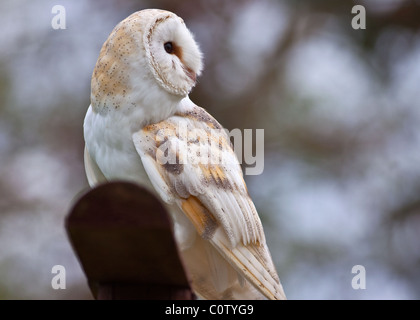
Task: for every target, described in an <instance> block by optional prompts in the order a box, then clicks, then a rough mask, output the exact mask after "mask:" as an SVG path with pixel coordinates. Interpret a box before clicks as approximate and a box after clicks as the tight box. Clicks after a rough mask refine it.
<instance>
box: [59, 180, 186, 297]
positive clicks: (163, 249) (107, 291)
mask: <svg viewBox="0 0 420 320" xmlns="http://www.w3.org/2000/svg"><path fill="white" fill-rule="evenodd" d="M66 229H67V233H68V235H69V238H70V242H71V243H72V246H73V249H74V251H75V253H76V256H77V257H78V259H79V261H80V263H81V265H82V268H83V270H84V272H85V275H86V277H87V279H88V283H89V287H90V289H91V291H92V294H93V295H94V297H95V298H96V299H185V300H190V299H193V293H192V291H191V288H190V285H189V281H188V276H187V274H186V271H185V270H184V268H183V264H182V260H181V258H180V256H179V254H178V249H177V247H176V244H175V240H174V236H173V232H172V227H171V221H170V217H169V216H168V213H167V211H166V209H165V208H164V207H163V205H162V204H161V202H160V201H159V200H158V199H157V198H156V197H155V196H154V195H153V194H151V193H150V192H148V191H147V190H145V189H144V188H141V187H140V186H137V185H135V184H132V183H127V182H111V183H106V184H103V185H101V186H98V187H96V188H94V189H92V190H90V191H89V192H87V193H86V194H85V195H83V196H82V197H81V198H80V199H79V200H78V201H77V202H76V204H75V205H74V207H73V208H72V210H71V211H70V213H69V215H68V216H67V218H66Z"/></svg>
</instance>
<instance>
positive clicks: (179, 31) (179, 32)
mask: <svg viewBox="0 0 420 320" xmlns="http://www.w3.org/2000/svg"><path fill="white" fill-rule="evenodd" d="M146 30H147V31H146V32H145V33H144V35H143V41H144V47H145V50H146V56H147V58H148V59H149V61H150V63H151V65H150V66H151V71H152V72H153V74H154V75H155V77H156V80H157V81H158V82H159V84H160V85H161V86H162V87H163V88H164V89H165V90H167V91H168V92H170V93H172V94H175V95H180V96H186V95H187V94H188V93H189V92H190V91H191V89H192V87H193V86H194V85H195V82H196V76H198V75H200V74H201V70H202V67H203V66H202V65H203V63H202V54H201V51H200V49H199V47H198V45H197V43H196V42H195V41H194V38H193V36H192V34H191V32H190V31H189V30H188V29H187V27H186V26H185V23H184V21H183V20H182V19H181V18H179V17H178V16H176V15H175V14H173V13H170V12H167V11H161V12H160V13H159V14H157V15H156V16H154V18H153V20H152V21H151V22H150V23H149V24H148V26H147V27H146Z"/></svg>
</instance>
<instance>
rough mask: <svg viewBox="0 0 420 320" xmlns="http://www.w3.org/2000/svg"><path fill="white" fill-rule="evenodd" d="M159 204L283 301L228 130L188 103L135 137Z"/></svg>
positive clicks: (258, 285)
mask: <svg viewBox="0 0 420 320" xmlns="http://www.w3.org/2000/svg"><path fill="white" fill-rule="evenodd" d="M133 142H134V145H135V147H136V150H137V152H138V153H139V155H140V157H141V160H142V162H143V165H144V168H145V170H146V172H147V174H148V176H149V178H150V180H151V182H152V184H153V186H154V188H155V189H156V191H157V192H158V193H159V195H160V196H161V198H162V199H163V200H164V201H165V202H167V203H170V204H174V203H175V204H177V205H178V206H179V207H180V209H181V210H182V211H183V212H184V213H185V215H186V216H187V217H188V218H189V220H190V221H191V222H192V224H193V225H194V227H195V228H196V230H197V232H198V233H199V234H200V236H201V237H202V238H203V239H206V240H208V241H209V242H210V243H211V244H213V245H214V247H215V248H216V249H217V250H218V251H219V252H220V253H221V255H222V256H223V257H224V258H225V259H226V260H227V261H229V263H230V264H231V265H232V266H233V267H234V268H235V269H236V270H237V272H238V273H239V274H241V275H243V276H244V277H245V278H246V279H248V280H249V281H250V282H251V283H252V284H253V285H254V286H255V287H256V288H257V289H258V290H260V291H261V292H262V293H263V294H264V295H265V296H266V297H267V298H269V299H285V295H284V292H283V288H282V286H281V284H280V281H279V279H278V276H277V273H276V271H275V267H274V265H273V262H272V259H271V256H270V253H269V251H268V248H267V245H266V242H265V237H264V231H263V228H262V225H261V221H260V219H259V216H258V213H257V211H256V209H255V206H254V204H253V202H252V200H251V199H250V197H249V195H248V191H247V188H246V185H245V181H244V180H243V176H242V170H241V168H240V166H239V163H238V160H237V158H236V155H235V153H234V151H233V149H232V148H231V146H230V140H229V137H228V136H227V134H226V132H225V130H224V129H223V128H222V127H221V126H220V124H219V123H218V122H217V121H216V120H215V119H214V118H213V117H211V116H210V115H209V114H208V113H207V112H206V111H205V110H204V109H202V108H200V107H198V106H196V105H194V104H193V103H192V102H191V101H190V100H189V99H188V100H187V101H184V103H183V105H182V107H180V109H179V111H178V112H177V113H176V114H175V115H174V116H172V117H170V118H169V119H167V120H165V121H162V122H160V123H157V124H152V125H149V126H146V127H144V128H143V129H142V130H140V131H138V132H136V133H135V134H133Z"/></svg>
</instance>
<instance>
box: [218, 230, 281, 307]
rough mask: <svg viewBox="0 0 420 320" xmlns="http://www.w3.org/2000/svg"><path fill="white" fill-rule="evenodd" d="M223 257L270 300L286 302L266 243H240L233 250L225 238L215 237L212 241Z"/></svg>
mask: <svg viewBox="0 0 420 320" xmlns="http://www.w3.org/2000/svg"><path fill="white" fill-rule="evenodd" d="M211 242H213V244H214V246H215V247H216V248H217V249H218V251H219V252H220V253H221V255H222V256H223V257H224V258H225V259H226V260H228V261H230V263H231V264H232V266H233V267H234V269H236V270H237V271H238V272H240V273H241V275H243V277H244V278H245V279H246V280H248V281H249V282H250V283H252V284H253V285H254V287H255V288H257V289H258V290H259V291H260V292H261V293H262V294H263V295H264V296H265V297H266V298H268V299H270V300H285V299H286V295H285V293H284V291H283V287H282V285H281V283H280V280H279V277H278V275H277V272H276V269H275V267H274V264H273V262H272V259H271V255H270V252H269V250H268V247H267V245H266V244H265V243H263V244H251V243H250V244H247V245H243V244H241V243H239V244H238V245H237V246H236V247H234V248H231V247H230V246H229V244H228V241H227V239H224V237H222V236H219V237H213V239H212V240H211Z"/></svg>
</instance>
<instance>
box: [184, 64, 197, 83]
mask: <svg viewBox="0 0 420 320" xmlns="http://www.w3.org/2000/svg"><path fill="white" fill-rule="evenodd" d="M184 70H185V73H186V74H187V76H188V78H190V79H191V80H192V81H193V82H194V84H195V82H196V81H197V75H196V73H195V72H194V71H192V70H191V69H190V68H185V69H184Z"/></svg>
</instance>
